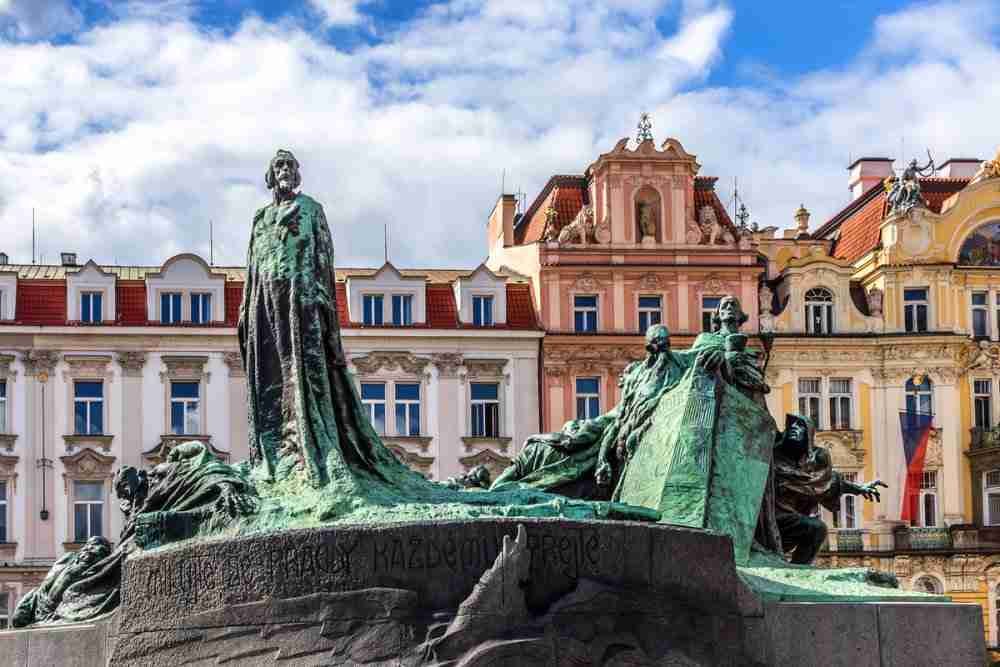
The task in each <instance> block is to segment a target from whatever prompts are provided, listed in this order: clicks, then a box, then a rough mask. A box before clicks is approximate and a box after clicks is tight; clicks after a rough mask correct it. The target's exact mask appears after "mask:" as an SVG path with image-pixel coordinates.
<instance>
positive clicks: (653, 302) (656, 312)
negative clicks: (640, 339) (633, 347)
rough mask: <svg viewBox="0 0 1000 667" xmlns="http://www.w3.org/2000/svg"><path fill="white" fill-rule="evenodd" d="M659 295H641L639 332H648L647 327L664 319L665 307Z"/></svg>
mask: <svg viewBox="0 0 1000 667" xmlns="http://www.w3.org/2000/svg"><path fill="white" fill-rule="evenodd" d="M660 303H661V302H660V297H658V296H640V297H639V333H641V334H644V333H646V329H648V328H649V327H651V326H653V325H654V324H659V323H660V322H662V321H663V308H662V307H661V305H660Z"/></svg>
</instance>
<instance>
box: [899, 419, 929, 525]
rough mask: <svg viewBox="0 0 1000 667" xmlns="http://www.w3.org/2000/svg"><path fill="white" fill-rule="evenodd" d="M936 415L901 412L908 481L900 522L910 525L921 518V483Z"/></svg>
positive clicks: (904, 488) (900, 424)
mask: <svg viewBox="0 0 1000 667" xmlns="http://www.w3.org/2000/svg"><path fill="white" fill-rule="evenodd" d="M933 421H934V415H931V414H929V413H926V412H900V413H899V426H900V430H901V431H902V433H903V455H904V456H905V457H906V481H905V483H904V484H902V485H901V486H902V487H903V498H902V502H901V507H900V513H899V520H900V521H906V522H907V523H909V524H911V525H912V524H913V523H915V522H916V521H917V520H918V519H919V518H920V482H921V479H922V478H923V475H924V458H925V457H926V456H927V440H928V439H929V438H930V435H931V429H932V428H933Z"/></svg>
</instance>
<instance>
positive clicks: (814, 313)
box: [806, 287, 833, 334]
mask: <svg viewBox="0 0 1000 667" xmlns="http://www.w3.org/2000/svg"><path fill="white" fill-rule="evenodd" d="M806 331H807V332H808V333H811V334H829V333H833V293H832V292H831V291H830V290H828V289H826V288H825V287H814V288H812V289H811V290H809V291H807V292H806Z"/></svg>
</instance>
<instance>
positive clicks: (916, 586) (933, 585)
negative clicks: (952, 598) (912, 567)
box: [913, 574, 944, 595]
mask: <svg viewBox="0 0 1000 667" xmlns="http://www.w3.org/2000/svg"><path fill="white" fill-rule="evenodd" d="M913 590H915V591H920V592H921V593H930V594H931V595H941V594H942V593H944V586H942V585H941V582H940V581H939V580H938V578H937V577H932V576H930V575H928V574H925V575H923V576H920V577H917V580H916V581H914V582H913Z"/></svg>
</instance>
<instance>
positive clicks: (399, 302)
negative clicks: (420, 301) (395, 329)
mask: <svg viewBox="0 0 1000 667" xmlns="http://www.w3.org/2000/svg"><path fill="white" fill-rule="evenodd" d="M392 323H393V324H394V325H396V326H409V325H411V324H413V295H412V294H393V295H392Z"/></svg>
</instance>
